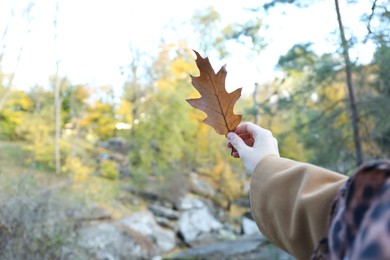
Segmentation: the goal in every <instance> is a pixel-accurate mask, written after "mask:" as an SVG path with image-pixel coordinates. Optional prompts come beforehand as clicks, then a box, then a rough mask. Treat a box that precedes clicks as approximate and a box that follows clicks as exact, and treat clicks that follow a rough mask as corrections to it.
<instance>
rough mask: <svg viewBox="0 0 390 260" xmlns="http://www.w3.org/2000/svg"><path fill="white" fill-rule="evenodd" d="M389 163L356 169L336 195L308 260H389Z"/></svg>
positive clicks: (380, 162)
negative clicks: (324, 232) (324, 230)
mask: <svg viewBox="0 0 390 260" xmlns="http://www.w3.org/2000/svg"><path fill="white" fill-rule="evenodd" d="M389 177H390V161H388V160H382V161H373V162H370V163H367V164H365V165H363V166H362V167H360V168H359V169H358V170H357V171H356V173H355V174H354V175H352V176H351V177H350V178H349V179H348V181H347V182H346V183H345V184H344V186H343V187H342V188H341V189H340V191H339V193H338V195H337V196H336V198H335V200H334V203H333V206H332V209H331V212H330V224H329V226H330V228H329V232H328V236H327V237H326V238H324V239H322V240H321V241H320V242H319V243H318V246H317V248H316V249H315V250H314V252H313V254H312V257H311V259H312V260H314V259H315V260H319V259H323V260H328V259H331V260H333V259H349V260H352V259H359V260H360V259H375V260H377V259H390V178H389Z"/></svg>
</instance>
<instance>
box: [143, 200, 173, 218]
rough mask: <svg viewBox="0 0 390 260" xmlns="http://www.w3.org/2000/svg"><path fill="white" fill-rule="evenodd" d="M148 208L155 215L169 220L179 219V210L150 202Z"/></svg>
mask: <svg viewBox="0 0 390 260" xmlns="http://www.w3.org/2000/svg"><path fill="white" fill-rule="evenodd" d="M148 208H149V210H150V211H151V212H152V213H153V214H154V215H155V216H158V217H164V218H167V219H169V220H177V219H179V212H177V211H176V210H173V209H170V208H167V207H164V206H160V205H158V204H150V205H149V207H148Z"/></svg>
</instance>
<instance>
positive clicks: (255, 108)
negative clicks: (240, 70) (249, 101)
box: [252, 82, 259, 124]
mask: <svg viewBox="0 0 390 260" xmlns="http://www.w3.org/2000/svg"><path fill="white" fill-rule="evenodd" d="M258 89H259V83H257V82H256V83H255V88H254V90H253V96H252V98H253V117H254V118H253V119H254V123H255V124H258V123H259V102H257V91H258Z"/></svg>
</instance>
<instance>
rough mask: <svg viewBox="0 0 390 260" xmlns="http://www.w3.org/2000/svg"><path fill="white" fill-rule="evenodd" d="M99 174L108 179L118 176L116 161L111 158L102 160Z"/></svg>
mask: <svg viewBox="0 0 390 260" xmlns="http://www.w3.org/2000/svg"><path fill="white" fill-rule="evenodd" d="M100 176H101V177H103V178H106V179H109V180H116V179H118V178H119V170H118V167H117V165H116V162H114V161H111V160H103V161H102V163H101V169H100Z"/></svg>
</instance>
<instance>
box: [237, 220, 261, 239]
mask: <svg viewBox="0 0 390 260" xmlns="http://www.w3.org/2000/svg"><path fill="white" fill-rule="evenodd" d="M241 233H242V234H243V235H253V234H260V231H259V228H258V227H257V225H256V222H255V221H253V220H252V219H250V218H247V217H245V216H244V217H242V219H241Z"/></svg>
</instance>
